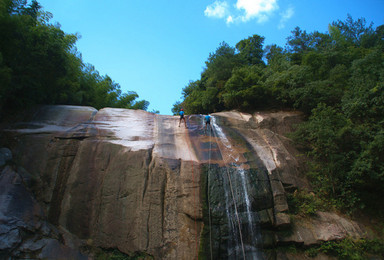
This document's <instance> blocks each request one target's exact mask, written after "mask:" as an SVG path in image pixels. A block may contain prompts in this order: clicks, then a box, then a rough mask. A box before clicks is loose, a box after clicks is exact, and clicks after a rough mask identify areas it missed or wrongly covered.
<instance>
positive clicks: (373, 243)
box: [306, 238, 384, 260]
mask: <svg viewBox="0 0 384 260" xmlns="http://www.w3.org/2000/svg"><path fill="white" fill-rule="evenodd" d="M320 252H322V253H325V254H328V255H332V256H335V257H337V258H338V259H348V260H349V259H355V260H360V259H368V258H369V257H370V256H373V257H384V243H383V242H382V241H380V240H377V239H374V240H369V239H364V238H361V239H353V238H345V239H343V240H340V241H327V242H324V243H322V244H321V245H320V246H319V247H312V248H310V249H308V250H307V251H306V253H307V255H308V256H310V257H315V256H316V255H317V254H318V253H320Z"/></svg>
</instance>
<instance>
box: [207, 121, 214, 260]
mask: <svg viewBox="0 0 384 260" xmlns="http://www.w3.org/2000/svg"><path fill="white" fill-rule="evenodd" d="M211 139H212V135H211V127H209V156H208V176H207V182H208V194H207V195H208V196H207V197H208V219H209V249H210V253H211V260H212V259H213V253H212V224H211V203H210V201H209V175H210V173H211V151H212V142H211Z"/></svg>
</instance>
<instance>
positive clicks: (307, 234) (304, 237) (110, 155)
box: [0, 106, 364, 259]
mask: <svg viewBox="0 0 384 260" xmlns="http://www.w3.org/2000/svg"><path fill="white" fill-rule="evenodd" d="M212 116H213V120H212V130H206V129H205V128H204V124H203V117H202V116H199V115H192V116H189V117H188V129H186V128H185V127H184V126H181V127H178V118H177V117H173V116H162V115H156V114H153V113H148V112H145V111H140V110H127V109H112V108H105V109H102V110H100V111H97V110H96V109H94V108H91V107H76V106H44V107H40V108H37V109H36V110H33V111H28V113H26V114H24V115H20V116H19V117H15V118H14V119H12V120H11V121H8V122H7V123H5V122H4V123H3V124H2V125H1V146H2V147H7V148H9V149H10V150H4V151H5V152H4V154H5V155H7V154H10V153H11V154H12V155H13V157H12V156H11V157H9V156H8V157H6V156H5V157H6V158H8V159H7V160H6V159H2V158H0V163H1V168H0V170H1V175H0V187H1V190H0V205H1V206H0V210H1V212H0V238H1V239H0V240H1V241H2V242H1V243H0V250H1V251H2V252H3V253H2V254H3V255H8V256H11V255H13V256H26V257H31V256H34V257H40V258H44V257H46V258H49V257H50V254H51V255H52V254H53V255H57V254H59V253H60V254H62V255H64V256H67V257H68V256H69V257H73V258H81V257H85V254H87V253H86V252H85V253H84V250H83V253H80V251H79V248H83V249H84V248H91V247H101V248H105V249H108V248H117V249H118V250H120V251H121V252H124V253H126V254H132V253H134V252H146V253H147V254H149V255H151V256H153V257H154V258H155V259H196V258H197V257H198V256H200V257H206V258H209V257H210V256H211V257H214V258H215V259H217V258H238V257H241V256H244V255H248V254H250V255H253V256H255V255H256V256H257V257H259V258H263V257H264V258H271V256H268V255H266V254H265V253H263V252H262V251H261V250H259V248H262V247H271V248H273V247H275V246H276V245H279V244H287V243H299V244H304V245H311V244H314V243H318V242H319V241H325V240H332V239H340V238H343V237H345V236H362V235H363V234H364V230H363V229H362V227H360V226H359V225H357V224H356V223H355V222H353V221H350V220H347V219H345V218H342V217H340V216H338V215H336V214H334V213H325V212H324V213H319V215H318V217H317V218H315V219H313V220H305V221H293V222H292V220H291V217H290V216H289V215H288V211H289V207H288V204H287V197H286V194H287V192H293V191H294V190H296V189H309V188H310V187H309V185H308V183H307V181H306V179H305V177H304V176H303V170H302V168H301V167H302V162H300V161H299V159H298V158H300V157H299V156H298V152H297V151H296V150H295V148H294V146H293V145H292V143H291V141H290V140H289V139H288V138H287V137H286V134H287V133H289V132H290V131H292V127H293V125H294V124H295V123H298V122H300V121H301V115H300V114H299V113H297V112H269V113H267V112H263V113H261V112H260V113H255V114H243V113H239V112H221V113H216V114H213V115H212ZM5 157H4V158H5ZM7 161H8V162H7ZM6 187H7V188H6ZM245 193H246V195H244V194H245ZM21 198H22V199H21ZM15 203H18V204H17V205H20V207H19V210H15V207H14V205H16V204H15ZM231 223H232V224H231ZM287 227H289V228H290V229H291V231H292V232H290V233H289V234H287V235H284V236H282V235H281V234H279V232H276V231H278V230H280V229H284V228H287ZM251 231H252V232H251ZM239 238H240V239H239ZM255 238H257V239H255ZM237 240H241V241H240V242H241V244H239V243H235V242H236V241H237ZM237 242H238V241H237ZM250 252H251V253H250ZM274 257H276V256H274ZM272 258H273V256H272Z"/></svg>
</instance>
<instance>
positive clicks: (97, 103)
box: [0, 0, 149, 113]
mask: <svg viewBox="0 0 384 260" xmlns="http://www.w3.org/2000/svg"><path fill="white" fill-rule="evenodd" d="M51 18H52V14H50V13H48V12H45V11H43V10H42V8H41V6H40V4H39V3H38V2H37V1H36V0H33V1H32V2H31V3H30V4H28V3H27V1H26V0H0V31H1V36H2V37H1V38H0V85H1V88H0V113H4V112H5V111H10V110H12V109H18V108H23V107H25V106H26V105H34V104H72V105H90V106H94V107H95V108H98V109H99V108H102V107H106V106H109V107H123V108H132V109H144V110H146V109H147V108H148V104H149V102H148V101H145V100H142V101H136V99H137V98H138V95H137V94H136V93H135V92H131V91H129V92H128V93H121V88H120V85H119V84H118V83H116V82H114V81H113V80H112V79H111V78H110V77H109V76H107V75H106V76H101V75H99V73H98V71H97V70H96V69H95V68H94V67H93V66H92V65H89V64H86V63H84V62H83V60H82V58H81V54H80V53H78V52H77V50H76V46H75V44H76V41H77V39H78V35H74V34H66V33H64V32H63V31H62V30H61V29H60V26H59V25H58V24H57V25H52V24H50V23H49V20H50V19H51Z"/></svg>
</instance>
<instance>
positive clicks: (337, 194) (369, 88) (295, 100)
mask: <svg viewBox="0 0 384 260" xmlns="http://www.w3.org/2000/svg"><path fill="white" fill-rule="evenodd" d="M263 42H264V37H262V36H259V35H253V36H251V37H249V38H247V39H244V40H242V41H240V42H239V43H237V44H236V46H235V47H231V46H229V45H228V44H227V43H225V42H223V43H221V44H220V46H219V47H218V48H217V49H216V51H215V52H214V53H211V54H210V55H209V57H208V60H207V61H206V62H205V64H206V66H205V68H204V70H203V72H202V73H201V78H200V79H198V80H196V81H191V82H189V84H188V85H187V86H186V87H185V88H183V90H182V101H181V102H176V103H175V104H174V108H173V112H176V111H178V109H179V108H180V107H183V108H184V109H185V110H186V112H187V113H210V112H216V111H222V110H231V109H237V110H240V111H255V110H261V109H273V108H276V109H297V110H301V111H303V112H304V113H305V114H306V115H307V116H308V121H307V122H305V123H304V124H303V125H301V126H300V127H299V129H298V131H297V132H296V134H295V136H294V137H295V140H296V141H297V142H299V143H301V144H303V145H304V147H306V148H307V149H306V151H305V152H307V153H308V154H309V155H310V157H311V158H313V161H312V162H311V163H310V165H309V166H310V167H309V177H310V178H311V179H312V183H313V185H314V188H315V190H316V191H317V194H319V195H321V197H323V198H327V200H329V199H330V200H331V201H332V202H333V204H334V205H336V206H338V207H339V208H344V209H347V210H348V211H350V212H352V211H355V210H356V209H371V210H373V211H375V214H379V215H383V212H384V208H383V205H384V204H383V203H381V197H382V192H383V190H384V157H383V156H384V130H383V129H384V128H383V126H384V54H383V53H384V52H383V50H384V25H381V26H378V27H376V28H374V27H373V24H369V25H367V23H366V20H365V19H364V18H361V19H358V20H354V19H353V18H352V17H351V16H350V15H348V17H347V19H346V20H345V21H340V20H338V21H335V22H332V23H331V24H330V25H329V30H328V32H326V33H321V32H318V31H315V32H311V33H307V32H306V31H303V30H301V29H300V28H298V27H297V28H295V29H294V30H293V31H292V35H291V36H290V37H288V38H287V44H286V46H285V47H284V48H282V47H280V46H277V45H269V46H266V47H263Z"/></svg>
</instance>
